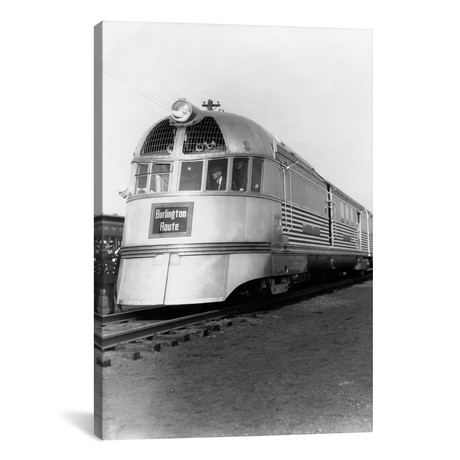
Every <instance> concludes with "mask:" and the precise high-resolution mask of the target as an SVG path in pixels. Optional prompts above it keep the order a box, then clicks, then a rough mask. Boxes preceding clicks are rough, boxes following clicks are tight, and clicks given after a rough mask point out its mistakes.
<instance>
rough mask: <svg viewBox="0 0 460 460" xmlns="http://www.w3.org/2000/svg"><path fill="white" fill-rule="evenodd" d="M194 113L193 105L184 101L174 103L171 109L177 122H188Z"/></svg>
mask: <svg viewBox="0 0 460 460" xmlns="http://www.w3.org/2000/svg"><path fill="white" fill-rule="evenodd" d="M192 111H193V109H192V105H191V104H190V103H189V102H187V101H185V100H183V99H179V100H178V101H176V102H174V104H173V105H172V107H171V114H172V117H173V118H174V120H176V121H182V122H184V121H187V120H188V119H189V118H190V117H191V116H192Z"/></svg>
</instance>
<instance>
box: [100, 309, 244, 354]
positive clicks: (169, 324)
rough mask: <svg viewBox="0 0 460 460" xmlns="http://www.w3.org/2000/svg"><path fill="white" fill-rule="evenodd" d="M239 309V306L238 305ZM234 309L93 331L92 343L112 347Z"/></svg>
mask: <svg viewBox="0 0 460 460" xmlns="http://www.w3.org/2000/svg"><path fill="white" fill-rule="evenodd" d="M238 308H239V309H241V307H238ZM232 310H235V307H234V306H232V307H227V308H223V309H219V310H212V311H207V312H204V313H196V314H194V315H188V316H182V317H180V318H174V319H169V320H164V321H156V322H155V323H153V324H148V325H146V326H139V327H135V328H133V329H130V330H129V331H123V332H114V333H112V334H100V333H99V332H94V343H95V345H96V346H97V347H98V348H100V349H101V350H106V349H107V348H113V347H114V346H116V345H118V344H120V343H126V342H132V341H134V340H139V339H145V338H147V337H151V336H153V335H154V334H158V333H160V332H168V331H171V330H173V329H177V328H179V327H183V326H190V325H192V324H195V323H200V322H202V321H205V320H209V319H215V318H216V317H221V316H225V314H226V313H228V312H230V311H232Z"/></svg>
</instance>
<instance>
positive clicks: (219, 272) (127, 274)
mask: <svg viewBox="0 0 460 460" xmlns="http://www.w3.org/2000/svg"><path fill="white" fill-rule="evenodd" d="M227 258H228V255H225V254H215V255H193V256H186V257H182V256H181V255H179V254H177V253H165V254H157V255H156V256H154V257H145V258H132V259H124V260H122V264H121V267H120V276H119V281H118V282H119V288H118V303H120V304H122V305H137V306H148V305H179V304H185V303H201V302H217V301H221V300H224V299H225V298H226V294H227V293H226V283H225V274H226V267H227V264H228V261H227Z"/></svg>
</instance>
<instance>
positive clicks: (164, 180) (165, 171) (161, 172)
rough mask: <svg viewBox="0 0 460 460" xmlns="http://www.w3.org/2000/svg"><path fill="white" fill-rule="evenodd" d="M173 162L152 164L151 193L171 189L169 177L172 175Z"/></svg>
mask: <svg viewBox="0 0 460 460" xmlns="http://www.w3.org/2000/svg"><path fill="white" fill-rule="evenodd" d="M170 173H171V164H156V163H153V164H152V165H151V175H150V193H159V192H167V191H168V190H169V179H170V177H171V174H170Z"/></svg>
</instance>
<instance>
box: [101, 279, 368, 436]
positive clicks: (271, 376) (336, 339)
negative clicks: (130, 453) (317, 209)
mask: <svg viewBox="0 0 460 460" xmlns="http://www.w3.org/2000/svg"><path fill="white" fill-rule="evenodd" d="M135 351H140V353H141V359H138V360H133V353H134V352H135ZM104 358H105V359H107V358H108V359H110V360H111V366H110V367H104V368H101V367H100V366H99V365H96V366H95V369H96V371H95V372H96V373H95V378H96V379H97V378H100V377H101V376H102V379H103V381H102V391H103V400H102V404H103V418H104V425H103V436H104V439H128V438H162V437H165V438H170V437H206V436H245V435H252V436H255V435H277V434H305V433H337V432H365V431H372V282H366V283H364V284H361V285H356V286H354V287H351V288H348V289H344V290H340V291H336V292H335V293H333V294H328V295H323V296H320V297H317V298H314V299H310V300H306V301H302V302H297V303H295V304H293V305H290V306H287V307H283V308H280V309H277V310H272V311H269V312H267V313H266V314H258V316H257V318H255V319H254V318H250V317H246V318H242V319H241V320H239V321H238V320H236V321H235V322H234V323H233V325H232V326H231V327H228V328H225V329H224V330H222V331H219V332H215V333H213V334H211V335H210V336H208V337H195V338H193V339H192V340H191V341H190V342H185V343H181V344H180V345H179V346H178V347H166V348H163V349H162V350H161V352H160V353H157V352H154V351H153V347H152V346H151V345H150V346H149V345H148V344H130V345H126V346H124V347H121V348H120V349H117V350H116V351H113V352H109V353H104ZM97 393H98V392H96V396H98V394H97Z"/></svg>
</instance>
